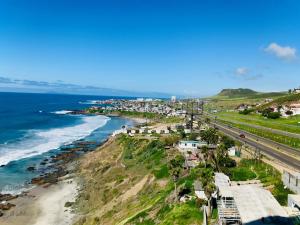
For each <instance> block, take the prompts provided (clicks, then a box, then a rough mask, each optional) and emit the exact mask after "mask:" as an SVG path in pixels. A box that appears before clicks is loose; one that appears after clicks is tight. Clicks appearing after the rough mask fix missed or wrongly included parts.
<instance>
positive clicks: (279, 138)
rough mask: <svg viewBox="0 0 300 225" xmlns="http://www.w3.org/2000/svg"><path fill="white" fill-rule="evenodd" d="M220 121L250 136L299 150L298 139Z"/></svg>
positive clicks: (299, 143) (299, 140) (299, 142)
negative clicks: (256, 136) (253, 135)
mask: <svg viewBox="0 0 300 225" xmlns="http://www.w3.org/2000/svg"><path fill="white" fill-rule="evenodd" d="M220 121H222V122H223V123H225V124H228V125H230V126H234V127H237V128H239V129H241V130H244V131H247V132H250V133H252V134H255V135H258V136H260V137H264V138H268V139H270V140H273V141H276V142H278V143H282V144H285V145H288V146H291V147H293V148H300V139H298V138H294V137H289V136H286V135H281V134H275V133H273V132H270V131H267V130H263V129H259V128H254V127H251V126H247V125H244V124H238V123H233V122H228V121H225V120H220Z"/></svg>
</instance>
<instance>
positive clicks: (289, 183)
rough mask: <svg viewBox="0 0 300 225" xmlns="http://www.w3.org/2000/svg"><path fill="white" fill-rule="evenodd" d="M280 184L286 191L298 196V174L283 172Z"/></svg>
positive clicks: (299, 191) (299, 179)
mask: <svg viewBox="0 0 300 225" xmlns="http://www.w3.org/2000/svg"><path fill="white" fill-rule="evenodd" d="M282 182H283V184H284V185H285V186H286V187H288V189H290V190H292V191H293V192H295V193H297V194H300V173H289V172H287V171H284V172H283V174H282Z"/></svg>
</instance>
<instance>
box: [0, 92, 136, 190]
mask: <svg viewBox="0 0 300 225" xmlns="http://www.w3.org/2000/svg"><path fill="white" fill-rule="evenodd" d="M111 98H116V97H104V96H79V95H59V94H27V93H26V94H25V93H0V166H1V165H2V167H0V192H2V193H19V192H21V191H23V190H26V189H28V188H29V187H30V185H29V182H30V180H31V179H32V178H33V177H36V176H38V175H40V174H42V173H43V172H45V168H43V166H41V165H40V163H41V162H42V161H43V160H44V159H46V158H49V157H51V155H55V154H57V153H58V152H59V151H60V147H62V146H65V145H68V144H71V143H72V142H74V141H77V140H87V141H95V142H97V143H101V142H103V141H104V140H105V139H106V138H107V137H108V136H109V135H110V134H111V133H112V132H113V131H114V130H117V129H120V128H121V127H122V126H123V125H128V126H131V125H132V124H133V122H132V121H130V120H127V119H124V118H119V117H111V118H109V117H106V116H101V115H99V116H84V115H69V114H66V113H67V111H68V110H73V109H84V108H87V107H89V106H91V105H92V102H93V100H105V99H111ZM30 166H34V167H36V168H37V169H36V170H35V171H27V168H28V167H30Z"/></svg>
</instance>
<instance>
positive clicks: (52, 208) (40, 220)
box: [0, 179, 77, 225]
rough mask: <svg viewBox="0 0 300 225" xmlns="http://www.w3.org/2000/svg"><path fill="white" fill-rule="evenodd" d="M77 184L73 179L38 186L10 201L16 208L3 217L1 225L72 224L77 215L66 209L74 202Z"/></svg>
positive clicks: (0, 221) (0, 218)
mask: <svg viewBox="0 0 300 225" xmlns="http://www.w3.org/2000/svg"><path fill="white" fill-rule="evenodd" d="M76 195H77V184H76V182H75V181H74V180H73V179H66V180H62V181H60V182H59V183H57V184H55V185H51V186H50V187H47V188H44V187H41V186H37V187H35V188H33V189H32V190H30V191H29V192H28V194H26V195H25V196H21V197H19V198H17V199H14V200H12V201H10V202H11V203H13V204H15V205H16V207H14V208H12V209H11V210H10V211H9V212H8V213H5V215H4V216H3V217H0V224H1V225H67V224H72V222H73V219H74V218H75V214H73V213H72V212H71V209H70V208H66V207H65V203H66V202H74V201H75V198H76Z"/></svg>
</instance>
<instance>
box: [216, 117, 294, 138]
mask: <svg viewBox="0 0 300 225" xmlns="http://www.w3.org/2000/svg"><path fill="white" fill-rule="evenodd" d="M216 115H217V116H218V117H219V118H221V119H223V120H227V121H229V122H230V121H231V122H235V123H238V122H242V123H248V124H253V125H258V126H262V127H268V128H272V129H277V130H283V131H287V132H291V133H298V134H300V125H299V123H298V122H300V116H299V115H296V116H291V117H289V118H279V119H276V120H274V119H266V118H265V117H263V116H261V115H257V114H248V115H242V114H239V113H237V112H221V113H218V114H216Z"/></svg>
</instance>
